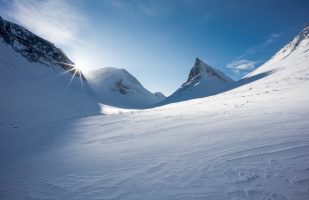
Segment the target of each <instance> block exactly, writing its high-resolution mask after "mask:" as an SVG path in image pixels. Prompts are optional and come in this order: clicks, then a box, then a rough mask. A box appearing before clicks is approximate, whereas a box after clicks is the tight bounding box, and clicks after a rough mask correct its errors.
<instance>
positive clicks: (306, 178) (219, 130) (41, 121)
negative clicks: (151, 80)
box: [0, 18, 309, 200]
mask: <svg viewBox="0 0 309 200" xmlns="http://www.w3.org/2000/svg"><path fill="white" fill-rule="evenodd" d="M12 26H13V27H18V28H19V29H23V28H22V27H19V26H18V25H15V24H12V23H10V22H7V21H4V20H3V19H2V18H0V70H1V71H0V91H1V95H0V110H1V113H0V163H1V164H0V199H8V200H11V199H110V200H111V199H114V200H120V199H125V200H129V199H132V200H136V199H147V200H152V199H158V200H159V199H160V200H162V199H169V200H172V199H186V200H188V199H192V200H193V199H212V200H213V199H215V200H221V199H222V200H224V199H235V200H236V199H250V200H258V199H271V200H285V199H293V200H305V199H309V125H308V121H309V104H308V102H309V94H308V88H309V26H307V27H306V28H305V29H304V30H303V31H302V32H301V33H300V34H299V35H297V36H296V37H295V38H294V39H293V40H291V42H290V43H288V44H287V45H286V46H284V47H283V48H282V49H281V50H280V51H278V53H277V54H275V55H274V56H273V57H272V58H271V59H270V60H269V61H267V62H266V63H265V64H263V65H262V66H260V67H259V68H257V69H256V70H254V71H253V72H252V73H250V74H248V75H247V76H245V77H244V78H243V79H241V80H239V81H233V80H231V79H230V78H229V77H227V76H225V75H224V74H223V73H222V72H221V71H219V70H217V69H214V68H212V67H210V66H209V65H207V64H206V63H204V62H203V61H201V60H200V59H198V58H197V59H196V61H195V64H194V66H193V68H192V69H191V71H190V74H189V77H188V80H187V81H186V82H185V83H184V84H183V85H182V86H181V87H180V88H179V89H178V90H177V91H175V92H174V93H173V94H172V95H171V96H169V97H167V98H166V99H165V98H164V96H163V95H161V94H160V93H151V92H150V91H148V90H147V89H145V88H144V87H143V86H142V84H141V83H140V82H139V81H138V80H137V79H136V78H135V77H134V76H132V75H131V74H130V73H129V72H127V71H126V70H124V69H117V68H103V69H99V70H95V71H92V72H89V73H84V74H83V73H82V72H80V71H79V70H77V69H75V68H74V63H73V62H72V61H70V62H64V63H65V65H63V61H61V60H62V59H68V58H67V57H66V56H65V55H64V54H63V53H62V52H61V60H57V59H58V58H59V56H58V57H57V59H55V58H54V57H53V56H52V55H51V56H50V54H49V53H48V52H50V50H46V51H47V53H44V54H42V55H41V54H38V53H36V51H34V50H31V51H30V50H29V51H26V50H25V49H27V48H25V46H26V47H27V46H29V45H30V47H31V46H35V47H38V48H41V47H40V46H38V45H37V41H41V40H38V36H35V35H34V34H32V33H30V32H28V31H26V32H27V34H28V35H29V34H30V35H31V38H36V39H37V40H34V43H30V44H28V43H25V42H24V40H20V39H19V38H22V36H16V37H8V36H7V35H8V33H9V34H11V35H16V34H15V33H14V32H8V30H11V29H9V27H12ZM15 29H16V28H15ZM15 29H14V30H15ZM22 35H23V34H22ZM6 38H13V39H10V40H7V39H6ZM21 41H23V43H22V45H21V44H19V43H21ZM26 41H28V40H26ZM31 41H32V40H31ZM18 42H19V43H18ZM39 43H40V42H39ZM17 44H18V45H17ZM44 44H45V43H44ZM47 44H49V45H48V47H54V46H53V45H52V44H51V43H47ZM43 46H44V45H43ZM42 48H43V47H42ZM45 48H47V47H44V49H45ZM28 49H29V47H28ZM47 49H49V48H47ZM52 49H53V51H54V50H55V49H56V47H55V48H52ZM23 52H26V53H23ZM29 52H31V55H32V56H31V58H32V57H35V59H34V60H29ZM38 52H41V50H38ZM57 52H58V51H57ZM59 52H60V50H59ZM46 55H48V56H46ZM57 55H58V54H57ZM51 58H53V59H51ZM68 60H69V59H68ZM68 60H67V61H68ZM59 63H60V65H59ZM67 64H68V65H67ZM63 66H67V67H63ZM68 70H70V72H67V71H68ZM74 74H75V77H74V76H73V75H74ZM76 74H77V75H76ZM153 105H158V106H155V107H154V106H153ZM130 108H132V109H130ZM142 108H147V109H142ZM108 110H109V111H110V112H108ZM109 113H112V114H109Z"/></svg>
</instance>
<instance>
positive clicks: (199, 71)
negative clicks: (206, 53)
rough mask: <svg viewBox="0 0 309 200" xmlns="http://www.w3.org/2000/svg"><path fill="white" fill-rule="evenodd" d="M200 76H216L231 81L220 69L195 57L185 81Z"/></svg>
mask: <svg viewBox="0 0 309 200" xmlns="http://www.w3.org/2000/svg"><path fill="white" fill-rule="evenodd" d="M202 76H204V77H207V76H208V77H209V76H212V77H216V78H218V79H221V80H223V81H232V80H231V79H230V78H228V77H227V76H225V75H224V74H223V73H222V72H221V71H219V70H217V69H214V68H212V67H211V66H210V65H208V64H206V63H205V62H203V61H202V60H201V59H199V58H198V57H197V58H196V59H195V63H194V66H193V67H192V69H191V70H190V73H189V77H188V80H187V82H186V83H188V82H191V81H193V80H194V79H199V78H201V77H202Z"/></svg>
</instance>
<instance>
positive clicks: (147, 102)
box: [85, 67, 165, 108]
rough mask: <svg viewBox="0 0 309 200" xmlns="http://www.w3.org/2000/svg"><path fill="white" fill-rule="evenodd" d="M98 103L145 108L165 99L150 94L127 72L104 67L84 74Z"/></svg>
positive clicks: (160, 94)
mask: <svg viewBox="0 0 309 200" xmlns="http://www.w3.org/2000/svg"><path fill="white" fill-rule="evenodd" d="M85 76H86V79H87V82H88V84H89V86H90V87H91V89H92V90H93V92H94V94H95V96H96V97H97V98H98V100H99V102H101V103H104V104H108V105H112V106H116V107H124V108H146V107H149V106H152V105H154V104H155V103H158V102H159V101H161V100H163V99H164V98H165V97H164V95H163V94H162V93H154V94H153V93H151V92H149V91H148V90H147V89H145V88H144V87H143V86H142V84H141V83H140V82H139V81H138V80H137V79H136V78H135V77H134V76H133V75H132V74H130V73H129V72H128V71H127V70H125V69H118V68H114V67H105V68H102V69H96V70H92V71H90V72H88V73H86V74H85Z"/></svg>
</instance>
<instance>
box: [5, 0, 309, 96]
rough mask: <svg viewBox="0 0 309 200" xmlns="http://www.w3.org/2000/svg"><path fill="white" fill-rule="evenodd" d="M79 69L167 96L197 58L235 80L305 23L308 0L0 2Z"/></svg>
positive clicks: (9, 14)
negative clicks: (118, 71)
mask: <svg viewBox="0 0 309 200" xmlns="http://www.w3.org/2000/svg"><path fill="white" fill-rule="evenodd" d="M0 15H1V16H2V17H3V18H5V19H7V20H11V21H14V22H16V23H18V24H21V25H23V26H25V27H27V28H28V29H29V30H31V31H32V32H34V33H36V34H38V35H39V36H41V37H44V38H46V39H48V40H50V41H51V42H53V43H55V44H56V46H58V47H60V48H62V49H63V50H64V52H65V53H66V54H67V55H68V56H69V57H70V58H71V59H72V60H73V61H74V62H75V63H77V64H78V65H80V66H81V68H82V70H85V71H86V70H92V69H96V68H101V67H109V66H113V67H118V68H125V69H127V70H128V71H129V72H130V73H131V74H133V75H134V76H135V77H136V78H137V79H138V80H139V81H140V82H141V83H142V84H143V85H144V86H145V87H146V88H147V89H149V90H150V91H152V92H155V91H162V92H163V93H164V94H166V95H169V94H171V93H172V92H173V91H175V90H176V89H177V88H178V87H179V86H180V85H181V83H183V82H184V81H185V80H186V78H187V76H188V73H189V71H190V69H191V67H192V66H193V64H194V60H195V58H196V57H199V58H201V59H202V60H203V61H205V62H206V63H208V64H210V65H211V66H213V67H215V68H218V69H220V70H222V71H223V72H224V73H226V74H227V75H229V76H230V77H232V78H234V79H239V78H241V77H242V76H244V75H246V74H247V73H249V72H250V71H252V70H253V69H255V68H256V67H258V66H260V65H261V64H262V63H263V62H265V61H266V60H267V59H269V58H270V57H271V56H272V55H273V54H274V53H275V52H276V51H277V50H279V49H280V48H281V47H282V46H283V45H284V44H286V43H287V42H288V41H289V40H290V39H291V38H292V37H293V36H294V35H295V34H297V33H298V32H299V31H301V29H302V28H303V27H304V26H305V25H307V24H308V23H309V1H308V0H169V1H168V0H157V1H151V0H148V1H145V0H22V1H21V0H0Z"/></svg>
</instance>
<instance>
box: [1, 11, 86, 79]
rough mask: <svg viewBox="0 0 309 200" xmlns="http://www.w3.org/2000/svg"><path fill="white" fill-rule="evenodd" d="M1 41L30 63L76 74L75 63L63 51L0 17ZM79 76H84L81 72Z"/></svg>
mask: <svg viewBox="0 0 309 200" xmlns="http://www.w3.org/2000/svg"><path fill="white" fill-rule="evenodd" d="M0 40H3V41H4V42H5V43H7V44H8V45H9V46H11V47H12V48H13V49H14V50H15V51H16V52H18V53H19V54H21V55H22V56H23V57H25V58H26V59H27V60H29V61H30V62H34V63H42V64H44V65H47V66H53V67H55V66H59V67H60V68H62V69H64V70H71V71H70V72H71V73H75V71H74V70H72V69H73V68H74V63H73V62H72V61H71V60H70V59H69V58H68V57H67V56H66V55H65V54H64V53H63V52H62V50H61V49H59V48H57V47H55V45H54V44H53V43H51V42H49V41H47V40H45V39H43V38H41V37H39V36H37V35H35V34H34V33H32V32H30V31H28V30H27V29H25V28H24V27H22V26H20V25H17V24H14V23H12V22H9V21H6V20H4V19H2V17H1V16H0ZM76 74H77V75H81V76H82V77H83V75H82V74H81V72H78V73H76Z"/></svg>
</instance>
